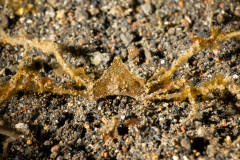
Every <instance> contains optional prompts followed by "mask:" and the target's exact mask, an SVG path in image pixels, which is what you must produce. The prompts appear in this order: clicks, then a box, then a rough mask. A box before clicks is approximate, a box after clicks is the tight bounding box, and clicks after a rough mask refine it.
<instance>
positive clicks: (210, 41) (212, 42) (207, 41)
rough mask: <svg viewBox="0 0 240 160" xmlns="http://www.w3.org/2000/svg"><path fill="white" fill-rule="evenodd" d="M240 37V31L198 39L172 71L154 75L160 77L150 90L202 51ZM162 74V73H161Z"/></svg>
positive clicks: (148, 84)
mask: <svg viewBox="0 0 240 160" xmlns="http://www.w3.org/2000/svg"><path fill="white" fill-rule="evenodd" d="M236 36H240V31H236V32H231V33H228V34H224V33H222V34H219V35H215V36H211V37H209V38H200V37H197V38H195V39H194V43H193V44H192V45H191V47H190V48H189V49H188V50H186V51H185V52H184V53H183V55H182V56H181V57H179V58H178V59H177V60H175V61H174V62H173V65H172V67H171V69H170V70H168V71H166V72H165V73H164V74H163V75H161V76H159V75H160V73H156V74H155V75H153V77H154V78H155V77H157V76H159V77H158V79H157V80H156V81H148V82H147V86H148V87H149V88H150V89H149V90H150V91H151V88H153V87H155V86H156V85H158V84H159V83H161V82H163V81H164V80H165V79H166V78H169V77H170V76H171V75H172V74H173V73H174V72H175V71H176V70H177V69H178V68H179V67H180V66H181V65H183V64H184V63H185V62H186V61H187V60H188V59H189V58H190V57H191V56H193V55H195V54H197V53H198V52H200V51H201V50H203V49H205V48H208V47H212V46H217V45H218V44H219V43H221V42H222V41H224V40H228V39H230V38H233V37H236ZM160 72H161V71H160ZM154 78H150V80H153V79H154Z"/></svg>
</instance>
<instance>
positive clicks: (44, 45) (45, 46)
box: [0, 30, 91, 87]
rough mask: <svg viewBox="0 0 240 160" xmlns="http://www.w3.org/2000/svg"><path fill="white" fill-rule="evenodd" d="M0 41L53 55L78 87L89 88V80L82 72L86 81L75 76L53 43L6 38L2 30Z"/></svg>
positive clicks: (22, 38) (58, 48) (23, 38)
mask: <svg viewBox="0 0 240 160" xmlns="http://www.w3.org/2000/svg"><path fill="white" fill-rule="evenodd" d="M0 41H1V42H4V43H9V44H11V45H23V46H24V47H26V46H28V47H29V48H36V49H39V50H42V52H44V53H46V54H49V53H53V54H54V55H55V57H56V59H57V61H58V63H59V64H60V65H61V67H62V68H63V70H64V71H66V72H67V73H68V74H69V75H70V76H71V77H72V78H73V79H75V81H76V82H77V83H78V85H83V86H85V87H88V86H91V83H88V82H89V78H88V77H87V75H86V74H85V73H84V72H82V77H85V78H86V77H87V79H83V78H81V76H76V74H75V72H74V71H73V70H72V69H71V68H70V67H69V66H68V64H67V63H66V62H65V61H64V59H63V57H62V55H61V49H60V46H59V45H58V44H56V43H54V42H51V41H43V40H40V39H38V38H34V39H32V40H28V39H27V38H25V37H16V38H12V37H10V36H8V35H7V34H6V33H5V32H4V31H3V30H0Z"/></svg>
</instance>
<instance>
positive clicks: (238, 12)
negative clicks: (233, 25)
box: [234, 5, 240, 17]
mask: <svg viewBox="0 0 240 160" xmlns="http://www.w3.org/2000/svg"><path fill="white" fill-rule="evenodd" d="M234 14H235V15H236V16H237V17H240V5H237V7H236V8H235V11H234Z"/></svg>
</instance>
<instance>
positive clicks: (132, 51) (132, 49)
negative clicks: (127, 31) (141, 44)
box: [128, 46, 140, 59]
mask: <svg viewBox="0 0 240 160" xmlns="http://www.w3.org/2000/svg"><path fill="white" fill-rule="evenodd" d="M139 54H140V52H139V49H138V48H137V47H136V46H129V47H128V57H129V58H131V59H135V58H136V57H138V56H139Z"/></svg>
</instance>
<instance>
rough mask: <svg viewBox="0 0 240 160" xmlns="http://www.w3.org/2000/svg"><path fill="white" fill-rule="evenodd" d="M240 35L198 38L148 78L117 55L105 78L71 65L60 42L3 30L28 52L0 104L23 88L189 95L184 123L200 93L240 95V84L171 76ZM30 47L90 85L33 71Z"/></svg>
mask: <svg viewBox="0 0 240 160" xmlns="http://www.w3.org/2000/svg"><path fill="white" fill-rule="evenodd" d="M239 35H240V31H237V32H232V33H228V34H224V33H221V34H215V35H212V36H211V37H209V38H200V37H197V38H194V39H193V43H192V45H191V47H190V48H189V49H188V50H186V51H185V52H184V53H183V54H182V56H181V57H179V59H177V60H175V61H174V62H173V64H172V67H171V69H169V70H166V69H164V68H161V69H160V71H159V72H158V73H156V74H155V75H154V76H153V77H151V78H150V79H149V80H147V81H146V82H145V81H143V80H141V79H140V78H138V77H136V76H135V75H133V74H132V73H131V72H129V70H128V69H127V67H126V66H125V64H124V63H123V62H122V60H121V58H120V57H115V59H114V60H113V62H112V64H111V66H110V67H109V68H108V69H107V70H106V71H104V73H103V75H102V76H101V78H100V79H98V80H96V81H94V80H91V79H90V78H89V76H88V75H86V73H85V72H84V69H83V68H78V69H75V70H73V69H71V68H70V67H69V65H68V64H67V63H66V62H65V61H64V59H63V57H62V55H61V48H60V46H59V45H58V44H56V43H54V42H51V41H43V40H40V39H37V38H35V39H32V40H28V39H27V38H25V37H15V38H12V37H10V36H8V35H7V34H6V33H5V32H4V31H2V30H1V31H0V42H1V43H9V44H11V45H22V46H24V48H25V52H24V57H23V59H22V61H21V62H20V64H19V68H18V71H17V73H16V74H15V75H14V76H13V77H12V78H11V79H10V81H9V82H7V83H5V84H1V85H0V105H2V104H3V103H4V102H5V101H6V100H7V99H9V98H10V97H11V96H12V95H13V94H14V93H16V92H18V91H20V90H26V91H34V92H39V93H44V92H51V93H56V94H68V95H73V96H81V97H84V98H86V99H91V100H94V101H98V100H99V99H101V98H105V97H107V96H112V95H122V96H129V97H132V98H134V99H136V100H139V101H146V100H163V99H174V100H178V101H183V100H185V99H187V98H188V99H189V101H190V103H191V105H192V114H191V115H189V117H188V118H187V119H185V120H184V121H183V122H182V123H181V124H184V123H186V122H188V121H189V120H191V119H193V118H194V117H195V116H196V115H197V104H196V102H195V98H196V96H198V95H201V96H202V97H203V98H204V97H207V94H208V93H211V92H212V91H213V90H216V89H218V90H224V89H227V90H229V91H230V92H231V93H233V94H236V95H237V97H238V98H240V85H236V84H234V83H231V82H232V81H231V78H230V77H228V76H224V75H220V74H218V75H215V76H213V78H212V79H211V80H209V81H206V82H204V83H203V84H202V85H201V87H190V85H189V84H188V82H187V80H185V79H183V78H181V79H177V80H171V79H170V76H171V75H172V74H173V73H174V72H175V71H176V70H177V69H178V68H179V67H180V66H181V65H182V64H183V63H185V62H186V61H187V60H188V59H189V58H190V57H191V56H193V55H195V54H197V53H198V52H200V51H201V50H203V49H205V48H208V47H215V46H218V45H219V44H220V43H221V42H222V41H224V40H227V39H230V38H232V37H235V36H239ZM29 48H35V49H39V50H42V52H44V53H46V54H49V53H53V54H54V55H55V58H56V59H57V61H58V63H59V64H60V66H61V67H62V69H63V70H64V71H65V72H67V73H68V74H69V75H70V76H71V77H72V78H73V79H74V80H75V81H76V83H77V85H78V86H84V87H85V88H86V89H85V90H76V89H74V88H73V87H72V88H70V89H69V88H64V87H63V86H61V85H57V84H56V83H54V82H53V80H52V79H50V78H43V77H41V76H40V74H39V73H38V72H37V71H32V70H31V69H28V68H26V67H24V60H25V59H26V58H27V57H28V49H29ZM176 90H177V92H176ZM174 91H175V92H174Z"/></svg>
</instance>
